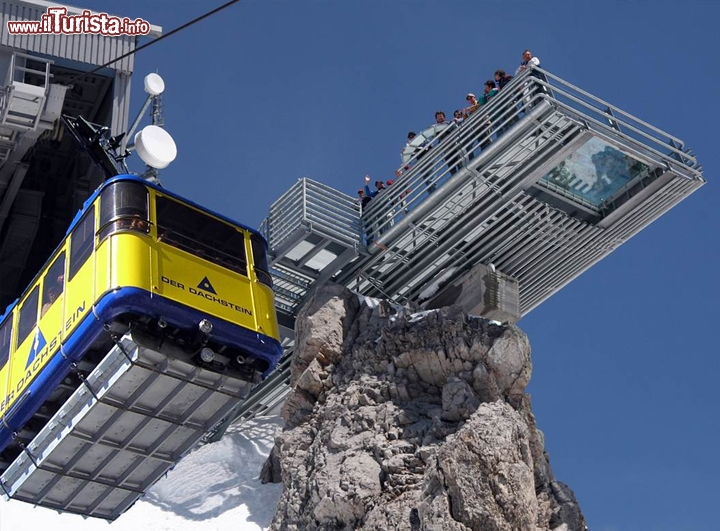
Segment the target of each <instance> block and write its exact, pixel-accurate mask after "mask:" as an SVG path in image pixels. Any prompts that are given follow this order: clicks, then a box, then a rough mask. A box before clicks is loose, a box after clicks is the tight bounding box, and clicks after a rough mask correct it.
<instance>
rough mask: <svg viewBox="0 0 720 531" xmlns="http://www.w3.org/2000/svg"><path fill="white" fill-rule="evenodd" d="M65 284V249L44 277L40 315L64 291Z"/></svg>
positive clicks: (43, 313)
mask: <svg viewBox="0 0 720 531" xmlns="http://www.w3.org/2000/svg"><path fill="white" fill-rule="evenodd" d="M64 284H65V251H63V252H62V253H60V256H58V257H57V258H56V259H55V261H54V262H53V264H52V265H51V266H50V268H49V269H48V272H47V273H46V274H45V278H44V279H43V299H42V309H41V310H40V317H42V316H43V315H45V312H47V311H48V310H49V309H50V308H51V307H52V305H53V304H55V301H56V300H57V299H58V298H59V297H60V295H61V294H62V292H63V286H64Z"/></svg>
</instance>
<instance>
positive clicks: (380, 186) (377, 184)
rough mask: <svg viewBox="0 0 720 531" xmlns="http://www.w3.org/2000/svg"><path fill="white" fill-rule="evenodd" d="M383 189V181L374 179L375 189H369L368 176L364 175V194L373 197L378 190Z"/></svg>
mask: <svg viewBox="0 0 720 531" xmlns="http://www.w3.org/2000/svg"><path fill="white" fill-rule="evenodd" d="M383 190H385V183H384V182H382V181H375V190H373V191H370V176H369V175H366V176H365V189H364V192H365V195H366V196H368V197H370V198H373V197H375V196H376V195H378V194H379V193H380V192H382V191H383Z"/></svg>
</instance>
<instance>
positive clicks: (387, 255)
mask: <svg viewBox="0 0 720 531" xmlns="http://www.w3.org/2000/svg"><path fill="white" fill-rule="evenodd" d="M421 142H426V143H425V144H422V143H421ZM406 159H407V160H406V162H405V164H403V166H402V168H401V170H402V171H403V173H402V176H401V177H399V178H398V179H396V180H395V182H394V183H393V184H392V185H391V186H390V187H388V188H387V189H386V190H384V191H383V192H381V193H380V194H378V195H377V196H376V197H375V198H374V199H373V200H372V201H371V202H370V203H369V204H368V206H367V208H366V210H365V212H363V213H362V216H361V214H360V211H359V205H358V203H357V200H354V199H353V198H352V197H349V196H347V195H346V194H343V193H341V192H338V191H336V190H333V189H332V188H329V187H327V186H324V185H322V184H319V183H315V182H314V181H310V180H309V179H301V180H300V181H299V182H298V183H297V184H296V185H295V186H294V187H293V188H292V189H291V190H290V191H289V192H288V193H286V194H285V195H284V196H283V197H282V198H281V199H279V200H278V201H277V202H276V203H275V204H274V205H273V206H272V207H271V211H270V215H269V216H268V218H267V219H266V220H265V222H264V223H263V231H264V233H265V235H266V237H267V239H268V241H269V244H270V253H271V266H272V268H273V270H274V280H275V286H276V298H277V300H278V305H277V306H278V310H279V311H280V312H281V314H285V315H288V316H294V315H295V314H296V312H297V310H298V308H299V307H300V306H301V305H302V303H303V301H304V299H305V298H306V296H307V294H308V292H309V291H311V290H312V287H313V286H314V285H317V283H319V282H324V281H328V280H331V281H334V282H339V283H341V284H344V285H346V286H348V287H349V288H351V289H353V290H354V291H357V292H359V293H361V294H363V295H367V296H372V297H380V298H388V299H392V300H394V301H395V302H398V303H405V302H408V301H414V302H419V303H423V302H426V301H428V300H429V299H430V298H431V297H432V296H433V295H434V294H435V293H436V292H439V291H442V290H443V288H444V286H448V285H450V284H452V283H457V282H459V281H461V280H462V279H463V278H464V277H466V276H467V275H469V274H470V271H472V270H473V269H474V268H476V267H477V266H481V265H484V266H487V267H488V268H489V269H488V270H489V271H492V272H493V274H495V275H498V276H499V277H501V278H504V279H510V280H512V281H513V282H514V283H516V292H517V301H516V303H515V304H516V306H517V311H516V315H515V316H514V319H510V320H517V319H519V318H521V317H522V316H523V315H525V314H527V313H528V312H530V311H531V310H532V309H533V308H535V307H537V306H538V305H539V304H540V303H542V302H543V301H544V300H545V299H547V298H548V297H550V296H551V295H552V294H553V293H555V292H556V291H558V290H559V289H561V288H562V287H564V286H565V285H566V284H567V283H568V282H570V281H571V280H573V279H574V278H576V277H577V276H578V275H580V274H581V273H582V272H583V271H585V270H586V269H587V268H589V267H590V266H592V265H593V264H595V263H596V262H598V261H599V260H601V259H602V258H603V257H605V256H607V255H608V254H609V253H610V252H612V251H613V250H614V249H616V248H617V247H618V246H619V245H621V244H623V243H624V242H625V241H627V240H628V239H630V238H631V237H632V236H633V235H634V234H636V233H637V232H639V231H640V230H642V229H643V228H644V227H646V226H647V225H648V224H650V223H652V222H653V221H654V220H655V219H657V218H658V217H659V216H661V215H662V214H663V213H665V212H666V211H668V210H669V209H670V208H672V207H673V206H674V205H676V204H677V203H679V202H680V201H682V200H683V199H684V198H686V197H687V196H688V195H689V194H691V193H692V192H693V191H695V190H696V189H697V188H699V187H700V186H702V185H703V184H704V183H705V180H704V179H703V177H702V168H701V166H700V165H699V164H698V162H697V160H696V159H695V156H694V155H693V153H692V152H691V151H690V150H689V149H687V148H686V147H685V145H684V144H683V142H682V141H681V140H680V139H678V138H676V137H673V136H671V135H669V134H667V133H664V132H662V131H660V130H659V129H657V128H655V127H653V126H652V125H650V124H648V123H646V122H643V121H642V120H639V119H637V118H635V117H633V116H631V115H629V114H628V113H626V112H624V111H622V110H620V109H618V108H616V107H614V106H612V105H611V104H609V103H607V102H605V101H603V100H601V99H599V98H596V97H594V96H592V95H590V94H588V93H587V92H585V91H583V90H581V89H579V88H578V87H575V86H573V85H571V84H569V83H567V82H566V81H563V80H562V79H560V78H559V77H557V76H555V75H553V74H551V73H549V72H546V71H543V70H540V69H534V70H530V71H527V72H523V73H522V74H521V75H519V76H517V77H516V78H514V79H513V80H512V81H511V82H510V83H509V84H508V85H506V86H505V87H504V88H503V89H502V90H501V91H500V92H499V93H498V94H497V95H496V96H495V97H494V98H493V99H492V100H490V101H489V102H488V103H487V104H486V105H484V106H482V107H480V108H479V109H478V110H477V111H476V112H474V113H473V114H472V115H471V116H470V117H469V118H468V119H467V120H465V121H464V122H463V123H462V124H461V125H460V126H456V125H447V126H444V127H443V126H440V127H438V126H433V128H431V129H429V130H427V131H425V132H423V133H422V134H421V135H419V141H416V145H415V146H413V145H410V146H409V147H408V148H407V149H406Z"/></svg>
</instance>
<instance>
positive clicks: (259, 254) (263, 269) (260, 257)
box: [250, 234, 272, 288]
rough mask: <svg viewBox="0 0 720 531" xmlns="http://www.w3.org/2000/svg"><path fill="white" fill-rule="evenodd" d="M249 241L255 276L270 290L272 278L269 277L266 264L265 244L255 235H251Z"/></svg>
mask: <svg viewBox="0 0 720 531" xmlns="http://www.w3.org/2000/svg"><path fill="white" fill-rule="evenodd" d="M250 241H251V242H252V252H253V262H254V263H255V274H256V275H257V278H258V280H259V281H260V282H262V283H263V284H267V285H268V286H270V287H271V288H272V277H271V276H270V271H269V269H268V262H267V244H266V243H265V241H264V240H263V239H262V238H260V236H258V235H257V234H251V235H250Z"/></svg>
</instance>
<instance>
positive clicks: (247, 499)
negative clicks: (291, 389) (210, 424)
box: [0, 417, 282, 531]
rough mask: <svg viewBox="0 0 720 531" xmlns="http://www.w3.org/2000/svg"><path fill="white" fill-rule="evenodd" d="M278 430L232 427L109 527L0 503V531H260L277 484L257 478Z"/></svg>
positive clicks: (272, 423)
mask: <svg viewBox="0 0 720 531" xmlns="http://www.w3.org/2000/svg"><path fill="white" fill-rule="evenodd" d="M281 426H282V419H281V418H280V417H259V418H257V419H254V420H252V421H247V422H244V423H242V424H236V425H233V426H231V427H230V428H229V429H228V431H227V432H226V434H225V436H224V437H223V438H222V439H221V440H219V441H218V442H215V443H212V444H206V445H204V446H201V447H199V448H197V449H195V450H194V451H192V452H191V453H190V454H188V455H187V456H186V457H184V458H183V459H182V461H180V462H179V463H178V464H177V466H175V468H174V469H172V470H170V471H169V472H168V473H167V474H166V475H165V477H163V478H162V479H161V480H160V481H158V482H157V483H156V484H155V485H154V486H153V487H151V488H150V490H148V492H147V493H146V495H145V496H144V497H143V498H141V499H139V500H138V501H137V503H135V505H133V506H132V507H131V508H130V509H128V510H127V511H126V512H125V513H124V514H122V515H121V516H120V517H119V518H118V519H117V520H115V521H114V522H113V523H112V524H109V523H107V522H105V521H103V520H99V519H97V518H87V519H85V518H83V517H82V516H78V515H76V514H67V513H65V514H58V513H57V512H56V511H52V510H50V509H45V508H42V507H34V506H32V505H30V504H28V503H23V502H20V501H16V500H10V501H7V500H5V499H4V497H3V499H0V529H2V530H5V529H14V530H16V531H22V530H24V529H52V530H53V531H97V530H101V531H102V530H105V529H107V530H108V531H138V530H139V529H152V530H153V531H197V530H201V529H202V530H208V531H210V530H220V529H232V530H233V531H262V530H264V529H267V528H268V527H269V526H270V522H271V521H272V518H273V516H274V515H275V508H276V507H277V503H278V500H279V499H280V495H281V494H282V484H279V483H278V484H267V485H263V484H262V483H260V480H259V478H258V476H259V474H260V469H261V468H262V465H263V463H264V461H265V458H266V457H267V455H268V454H269V453H270V450H271V449H272V446H273V444H274V440H275V433H276V432H277V430H278V429H279V428H280V427H281ZM110 526H112V527H110Z"/></svg>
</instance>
